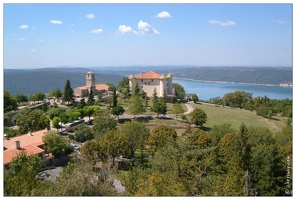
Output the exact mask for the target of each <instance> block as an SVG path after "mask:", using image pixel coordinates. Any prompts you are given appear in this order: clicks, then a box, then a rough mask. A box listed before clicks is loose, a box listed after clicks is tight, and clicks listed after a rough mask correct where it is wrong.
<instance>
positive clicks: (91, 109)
mask: <svg viewBox="0 0 296 200" xmlns="http://www.w3.org/2000/svg"><path fill="white" fill-rule="evenodd" d="M83 112H84V113H85V115H86V116H88V118H89V119H90V117H91V116H92V115H93V114H94V113H95V107H93V106H85V107H84V108H83Z"/></svg>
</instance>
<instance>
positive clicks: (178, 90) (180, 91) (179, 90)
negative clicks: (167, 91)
mask: <svg viewBox="0 0 296 200" xmlns="http://www.w3.org/2000/svg"><path fill="white" fill-rule="evenodd" d="M173 89H174V90H175V95H176V97H177V98H178V99H183V98H184V97H185V89H184V87H183V86H182V85H180V84H179V83H173Z"/></svg>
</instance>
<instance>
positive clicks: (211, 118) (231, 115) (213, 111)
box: [191, 103, 285, 132]
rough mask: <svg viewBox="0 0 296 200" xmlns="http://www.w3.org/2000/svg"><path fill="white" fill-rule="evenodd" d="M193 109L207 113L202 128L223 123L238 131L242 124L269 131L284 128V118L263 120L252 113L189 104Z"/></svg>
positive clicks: (242, 110)
mask: <svg viewBox="0 0 296 200" xmlns="http://www.w3.org/2000/svg"><path fill="white" fill-rule="evenodd" d="M191 105H192V106H193V108H200V109H202V110H204V111H205V112H206V113H207V116H208V120H207V122H206V124H204V126H206V127H210V128H211V127H213V125H220V124H223V123H229V124H231V125H232V127H233V128H235V129H238V128H239V126H240V125H241V124H242V123H243V122H244V123H245V124H246V125H247V126H253V127H258V126H261V127H266V128H269V129H270V130H271V131H274V132H277V131H281V130H282V128H283V127H284V126H285V122H284V118H282V117H274V119H272V120H270V119H265V118H263V117H260V116H257V115H256V114H255V113H254V112H251V111H248V110H244V109H236V108H225V107H222V106H220V107H215V106H213V105H208V104H203V103H202V104H194V103H192V104H191Z"/></svg>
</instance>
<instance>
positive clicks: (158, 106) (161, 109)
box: [151, 101, 167, 117]
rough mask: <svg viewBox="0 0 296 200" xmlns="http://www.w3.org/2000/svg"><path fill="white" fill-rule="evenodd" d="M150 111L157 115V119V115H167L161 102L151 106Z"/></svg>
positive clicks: (165, 106) (164, 105)
mask: <svg viewBox="0 0 296 200" xmlns="http://www.w3.org/2000/svg"><path fill="white" fill-rule="evenodd" d="M151 110H153V111H154V112H156V113H157V117H159V114H163V115H165V114H166V113H167V105H166V103H165V102H163V101H159V102H156V103H154V104H153V106H152V108H151Z"/></svg>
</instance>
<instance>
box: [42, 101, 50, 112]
mask: <svg viewBox="0 0 296 200" xmlns="http://www.w3.org/2000/svg"><path fill="white" fill-rule="evenodd" d="M41 109H42V111H43V112H46V111H47V110H48V104H47V102H45V101H44V102H43V103H42V107H41Z"/></svg>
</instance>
